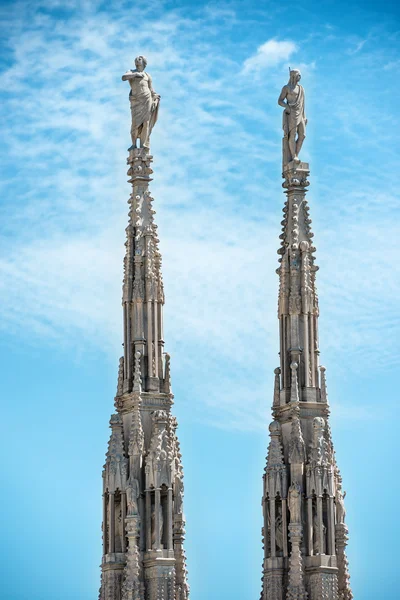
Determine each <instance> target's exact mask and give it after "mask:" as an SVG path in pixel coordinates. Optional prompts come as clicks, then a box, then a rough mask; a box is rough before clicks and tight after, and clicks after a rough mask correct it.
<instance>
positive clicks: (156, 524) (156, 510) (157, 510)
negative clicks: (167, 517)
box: [154, 488, 161, 550]
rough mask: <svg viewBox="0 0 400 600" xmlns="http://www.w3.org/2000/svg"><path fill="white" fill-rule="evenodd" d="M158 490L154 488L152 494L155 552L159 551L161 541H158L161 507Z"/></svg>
mask: <svg viewBox="0 0 400 600" xmlns="http://www.w3.org/2000/svg"><path fill="white" fill-rule="evenodd" d="M160 492H161V490H160V488H156V490H155V494H154V527H155V529H156V530H155V546H156V550H160V548H161V540H160V505H161V497H160Z"/></svg>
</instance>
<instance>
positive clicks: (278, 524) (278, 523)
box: [275, 514, 283, 551]
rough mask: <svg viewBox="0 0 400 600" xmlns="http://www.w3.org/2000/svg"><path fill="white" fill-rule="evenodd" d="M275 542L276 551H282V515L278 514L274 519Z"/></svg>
mask: <svg viewBox="0 0 400 600" xmlns="http://www.w3.org/2000/svg"><path fill="white" fill-rule="evenodd" d="M275 542H276V549H277V550H278V551H282V550H283V523H282V515H281V514H278V515H277V517H276V519H275Z"/></svg>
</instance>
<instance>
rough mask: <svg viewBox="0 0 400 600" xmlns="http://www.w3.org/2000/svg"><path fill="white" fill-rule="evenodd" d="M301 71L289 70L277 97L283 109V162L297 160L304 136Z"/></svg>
mask: <svg viewBox="0 0 400 600" xmlns="http://www.w3.org/2000/svg"><path fill="white" fill-rule="evenodd" d="M300 79H301V73H300V71H299V70H298V69H292V70H291V71H290V77H289V81H288V83H287V84H286V85H285V86H283V88H282V91H281V94H280V96H279V99H278V104H279V106H282V107H283V108H284V109H285V110H284V111H283V122H282V126H283V133H284V149H283V164H284V165H287V164H288V163H289V162H291V161H292V160H295V161H298V160H299V159H298V156H299V154H300V150H301V147H302V145H303V142H304V139H305V137H306V125H307V119H306V115H305V101H304V89H303V86H301V85H300V83H299V81H300Z"/></svg>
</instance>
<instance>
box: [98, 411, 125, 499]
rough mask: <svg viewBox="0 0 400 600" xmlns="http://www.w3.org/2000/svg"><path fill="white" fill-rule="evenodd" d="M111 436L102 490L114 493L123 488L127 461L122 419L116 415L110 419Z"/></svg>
mask: <svg viewBox="0 0 400 600" xmlns="http://www.w3.org/2000/svg"><path fill="white" fill-rule="evenodd" d="M110 427H111V436H110V440H109V442H108V450H107V454H106V462H105V465H104V472H103V474H104V490H108V491H109V492H114V491H115V490H116V489H117V488H119V489H120V490H122V489H123V488H124V487H125V483H126V476H127V470H128V461H127V458H126V456H125V447H124V436H123V430H122V419H121V416H120V415H119V414H118V413H115V414H113V415H111V418H110Z"/></svg>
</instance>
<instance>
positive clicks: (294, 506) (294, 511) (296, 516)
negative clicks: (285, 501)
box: [289, 483, 301, 524]
mask: <svg viewBox="0 0 400 600" xmlns="http://www.w3.org/2000/svg"><path fill="white" fill-rule="evenodd" d="M289 513H290V523H292V524H297V523H301V488H300V486H299V485H298V484H297V483H292V485H291V486H290V488H289Z"/></svg>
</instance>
